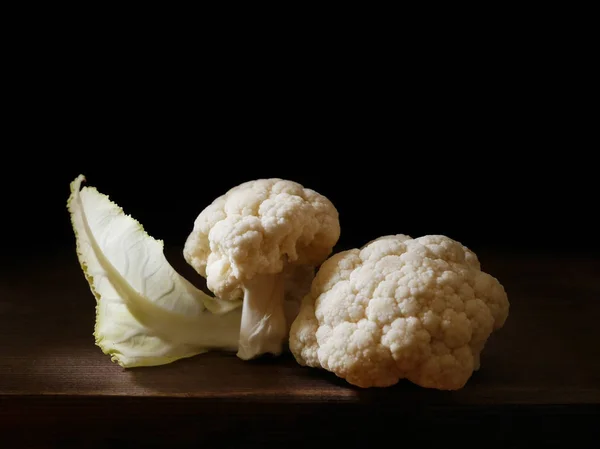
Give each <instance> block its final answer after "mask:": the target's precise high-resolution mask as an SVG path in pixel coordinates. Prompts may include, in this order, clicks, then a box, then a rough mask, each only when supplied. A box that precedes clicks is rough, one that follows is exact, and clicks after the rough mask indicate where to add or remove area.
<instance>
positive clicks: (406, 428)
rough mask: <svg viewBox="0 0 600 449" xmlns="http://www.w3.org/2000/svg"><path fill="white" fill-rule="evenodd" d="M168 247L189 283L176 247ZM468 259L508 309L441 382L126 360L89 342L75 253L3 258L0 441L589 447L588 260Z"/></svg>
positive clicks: (212, 357) (598, 354) (594, 313)
mask: <svg viewBox="0 0 600 449" xmlns="http://www.w3.org/2000/svg"><path fill="white" fill-rule="evenodd" d="M167 256H168V257H169V259H170V260H171V262H172V263H173V265H174V266H175V267H176V268H177V269H178V270H179V271H180V272H182V274H184V275H185V276H186V277H188V278H190V279H192V280H194V282H197V283H198V285H201V281H199V280H198V279H197V278H196V277H195V276H194V273H192V272H191V271H190V270H191V269H189V267H187V266H186V265H185V264H184V263H183V262H182V259H181V257H180V253H179V252H178V251H177V250H175V251H174V250H172V249H170V250H169V251H168V252H167ZM480 259H481V262H482V265H483V269H484V270H485V271H488V272H490V273H492V274H494V275H495V276H497V277H498V278H499V279H500V281H501V282H502V283H503V284H504V286H505V288H506V290H507V292H508V295H509V299H510V301H511V311H510V316H509V319H508V321H507V323H506V325H505V327H504V328H503V329H502V330H500V331H498V332H497V333H496V334H494V335H493V336H492V337H491V339H490V340H489V343H488V345H487V347H486V349H485V351H484V354H483V357H482V368H481V370H480V371H479V372H477V373H476V374H475V375H474V376H473V377H472V378H471V380H470V381H469V383H468V384H467V385H466V387H465V388H463V389H462V390H459V391H454V392H444V391H436V390H428V389H423V388H420V387H417V386H415V385H412V384H410V383H409V382H406V381H402V382H400V383H399V384H398V385H396V386H394V387H391V388H385V389H368V390H364V389H359V388H356V387H352V386H350V385H348V384H347V383H345V382H344V381H343V380H342V379H338V378H337V377H335V376H334V375H333V374H331V373H328V372H325V371H322V370H316V369H309V368H303V367H300V366H299V365H297V364H296V363H295V362H294V360H293V358H292V357H291V356H290V355H286V356H283V357H280V358H265V359H262V360H257V361H253V362H243V361H241V360H239V359H237V358H236V357H235V356H234V355H233V354H224V353H209V354H204V355H200V356H197V357H194V358H191V359H187V360H182V361H179V362H176V363H173V364H171V365H166V366H162V367H153V368H137V369H130V370H125V369H123V368H121V367H119V366H118V365H116V364H113V363H112V362H111V361H110V359H109V358H108V357H107V356H105V355H103V354H102V352H101V351H100V349H99V348H98V347H96V346H95V345H94V340H93V337H92V329H93V323H94V301H95V300H94V298H93V296H92V294H91V292H90V291H89V287H88V285H87V283H86V282H85V280H84V277H83V275H82V273H81V270H80V268H79V265H78V263H77V260H76V258H75V256H74V254H71V253H70V252H69V251H66V252H64V253H56V254H54V255H49V256H40V257H39V258H37V259H30V260H15V261H13V263H11V264H9V266H7V267H5V268H4V269H3V273H4V274H3V276H2V278H0V447H13V446H14V447H17V446H18V447H21V446H22V447H129V446H130V445H131V446H132V447H159V446H160V447H162V446H163V445H166V446H167V447H175V445H178V447H179V446H185V447H198V446H200V445H202V446H203V447H216V446H220V447H239V446H244V447H249V446H252V445H261V446H264V445H266V444H268V443H274V444H275V445H277V444H279V445H284V446H285V447H288V446H289V447H296V446H297V447H305V445H307V444H312V443H311V442H313V441H319V442H323V443H325V442H328V441H329V442H333V443H335V442H337V443H339V444H342V442H343V443H344V444H345V445H346V446H348V445H356V446H361V445H364V444H367V443H373V442H375V441H377V440H379V439H385V438H386V437H390V436H391V438H392V439H396V441H402V442H404V443H403V445H404V447H412V446H411V445H410V444H412V443H411V442H414V444H415V447H416V446H419V447H421V446H422V445H423V444H426V443H431V444H435V442H437V441H443V442H446V443H447V442H450V441H453V440H456V441H459V442H462V444H463V446H464V445H477V444H478V443H480V442H481V438H484V439H485V440H486V441H487V443H486V444H487V445H488V446H490V445H493V443H497V444H498V445H504V446H505V447H517V446H519V447H520V445H523V446H527V445H528V444H530V443H531V442H532V441H535V442H544V445H545V446H546V447H548V446H549V445H553V444H556V445H561V444H563V443H564V442H565V441H570V442H573V441H575V440H574V438H575V439H577V438H582V442H581V443H579V444H580V446H581V445H583V446H584V447H587V446H586V443H585V442H584V441H583V438H584V437H585V438H587V437H589V438H592V437H595V438H597V436H598V430H597V429H598V426H600V419H599V418H600V415H599V408H600V324H599V323H600V320H599V319H600V282H598V281H599V280H600V261H599V260H598V259H594V258H591V257H583V256H572V255H571V256H569V255H548V254H545V255H542V254H537V255H536V254H517V253H499V252H488V253H480ZM401 434H402V435H403V436H400V435H401ZM590 441H591V440H590ZM2 442H4V444H3V443H2ZM140 442H142V443H140ZM351 443H354V444H351ZM138 444H139V445H138ZM330 444H331V443H330ZM197 445H198V446H197ZM589 447H594V445H592V446H589Z"/></svg>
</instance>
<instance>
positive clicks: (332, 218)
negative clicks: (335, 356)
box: [183, 178, 340, 359]
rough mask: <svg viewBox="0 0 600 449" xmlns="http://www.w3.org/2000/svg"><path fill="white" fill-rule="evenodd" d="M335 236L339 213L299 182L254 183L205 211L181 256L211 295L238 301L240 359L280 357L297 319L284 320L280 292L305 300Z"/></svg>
mask: <svg viewBox="0 0 600 449" xmlns="http://www.w3.org/2000/svg"><path fill="white" fill-rule="evenodd" d="M339 236H340V224H339V216H338V211H337V209H336V208H335V207H334V205H333V204H332V202H331V201H330V200H329V199H327V198H326V197H325V196H323V195H321V194H319V193H317V192H316V191H314V190H312V189H308V188H304V187H303V186H302V185H300V184H299V183H297V182H293V181H288V180H284V179H279V178H273V179H259V180H255V181H249V182H245V183H243V184H240V185H238V186H236V187H234V188H232V189H231V190H229V191H228V192H226V193H225V194H224V195H222V196H220V197H218V198H217V199H215V200H214V201H213V203H212V204H211V205H209V206H208V207H206V209H204V210H203V211H202V212H201V213H200V215H199V216H198V217H197V218H196V220H195V222H194V227H193V230H192V232H191V234H190V235H189V236H188V238H187V240H186V243H185V246H184V251H183V254H184V258H185V260H186V261H187V262H188V263H189V264H190V265H191V266H192V267H193V268H194V269H195V270H196V271H197V272H198V273H200V274H201V275H202V276H204V277H205V278H206V281H207V287H208V288H209V289H210V290H211V291H212V292H213V293H214V294H215V295H216V296H218V297H220V298H221V299H229V300H239V299H243V305H242V307H243V311H242V324H241V329H240V345H239V350H238V356H240V357H241V358H243V359H249V358H253V357H256V356H259V355H261V354H264V353H267V352H268V353H273V354H279V353H280V352H281V349H282V344H283V343H284V342H285V339H286V337H287V335H288V330H289V324H291V319H293V318H295V314H292V317H291V319H288V320H286V318H285V310H284V296H285V292H286V287H287V290H288V293H289V297H298V296H300V297H301V296H304V293H305V292H306V291H307V290H308V289H309V288H310V281H312V278H313V277H314V267H316V266H318V265H319V264H321V263H322V262H323V261H324V260H325V259H326V258H327V257H328V256H329V255H330V254H331V251H332V249H333V247H334V246H335V244H336V243H337V241H338V239H339ZM299 284H301V285H299ZM302 286H305V289H304V290H303V291H301V292H299V291H298V289H302ZM292 309H293V308H292ZM297 309H298V308H296V312H297ZM288 316H289V315H288ZM288 321H289V324H288Z"/></svg>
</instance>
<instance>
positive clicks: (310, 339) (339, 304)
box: [289, 235, 509, 390]
mask: <svg viewBox="0 0 600 449" xmlns="http://www.w3.org/2000/svg"><path fill="white" fill-rule="evenodd" d="M508 312H509V302H508V298H507V295H506V292H505V290H504V288H503V286H502V285H501V284H500V283H499V282H498V280H497V279H496V278H494V277H492V276H490V275H489V274H487V273H484V272H483V271H481V267H480V264H479V260H478V258H477V256H476V255H475V254H474V253H473V252H472V251H470V250H469V249H468V248H466V247H465V246H463V245H462V244H460V243H459V242H457V241H455V240H452V239H450V238H448V237H445V236H441V235H428V236H424V237H420V238H417V239H412V238H411V237H409V236H406V235H393V236H385V237H381V238H378V239H376V240H374V241H372V242H370V243H368V244H367V245H365V246H364V247H363V248H362V249H352V250H348V251H344V252H341V253H338V254H335V255H333V256H332V257H330V258H329V259H328V260H326V261H325V262H324V263H323V265H322V266H321V268H320V269H319V272H318V273H317V275H316V277H315V278H314V280H313V283H312V286H311V291H310V293H309V294H307V295H306V296H305V297H304V298H303V300H302V305H301V309H300V312H299V314H298V316H297V317H296V320H295V321H294V322H293V324H292V327H291V330H290V340H289V344H290V350H291V351H292V354H293V355H294V357H295V358H296V360H297V361H298V363H300V364H301V365H304V366H310V367H316V368H324V369H326V370H329V371H331V372H333V373H335V374H336V375H337V376H339V377H341V378H344V379H346V380H347V381H348V382H349V383H351V384H354V385H356V386H359V387H364V388H366V387H387V386H390V385H393V384H395V383H397V382H398V381H399V380H400V379H402V378H406V379H408V380H410V381H412V382H414V383H415V384H418V385H420V386H422V387H427V388H437V389H443V390H454V389H459V388H462V387H463V386H464V385H465V384H466V382H467V381H468V379H469V378H470V377H471V375H472V374H473V371H474V370H477V369H479V356H480V353H481V351H482V350H483V348H484V345H485V343H486V341H487V339H488V338H489V336H490V335H491V333H492V332H493V331H494V330H497V329H499V328H501V327H502V326H503V325H504V323H505V321H506V319H507V317H508Z"/></svg>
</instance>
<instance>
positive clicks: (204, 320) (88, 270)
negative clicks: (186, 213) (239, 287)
mask: <svg viewBox="0 0 600 449" xmlns="http://www.w3.org/2000/svg"><path fill="white" fill-rule="evenodd" d="M84 180H85V178H84V176H83V175H80V176H78V177H77V178H76V179H75V180H74V181H73V182H72V183H71V195H70V196H69V199H68V202H67V207H68V210H69V212H70V217H71V223H72V226H73V231H74V232H75V238H76V248H77V256H78V258H79V262H80V265H81V268H82V270H83V272H84V274H85V277H86V280H87V282H88V283H89V287H90V289H91V291H92V292H93V294H94V296H95V297H96V300H97V303H96V323H95V328H94V336H95V341H96V344H97V345H98V346H99V347H100V348H101V349H102V351H103V352H104V353H105V354H107V355H110V356H111V359H112V360H113V361H114V362H116V363H118V364H119V365H121V366H123V367H126V368H131V367H137V366H154V365H163V364H167V363H171V362H173V361H175V360H179V359H182V358H185V357H191V356H194V355H197V354H201V353H203V352H206V351H208V350H215V349H220V350H228V351H234V350H237V342H238V339H239V326H240V322H241V307H240V302H232V301H221V300H219V299H217V298H212V297H210V296H209V295H207V294H206V293H204V292H203V291H201V290H199V289H197V288H196V287H194V286H193V285H192V284H191V283H189V282H188V281H187V280H186V279H184V278H183V277H182V276H180V275H179V274H178V273H177V272H176V271H175V270H174V269H173V267H172V266H171V265H170V264H169V263H168V261H167V259H166V258H165V256H164V254H163V244H162V241H159V240H155V239H154V238H152V237H151V236H149V235H148V234H147V233H146V232H145V231H144V229H143V227H142V226H141V225H140V224H139V223H138V222H137V221H136V220H134V219H133V218H131V217H130V216H128V215H125V213H124V212H123V210H122V209H121V208H120V207H119V206H117V205H116V204H115V203H113V202H112V201H110V200H109V198H108V197H107V196H106V195H103V194H101V193H100V192H98V191H97V190H96V189H95V188H94V187H83V188H81V183H82V182H83V181H84Z"/></svg>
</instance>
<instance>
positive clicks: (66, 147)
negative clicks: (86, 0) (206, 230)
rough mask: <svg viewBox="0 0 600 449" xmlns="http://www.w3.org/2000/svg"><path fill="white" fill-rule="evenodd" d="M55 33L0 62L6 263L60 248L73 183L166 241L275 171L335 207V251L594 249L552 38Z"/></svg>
mask: <svg viewBox="0 0 600 449" xmlns="http://www.w3.org/2000/svg"><path fill="white" fill-rule="evenodd" d="M54 38H55V39H50V40H45V39H42V38H40V37H39V36H38V37H37V38H36V39H35V40H34V41H33V42H32V43H31V44H30V45H28V46H27V51H25V52H24V51H18V52H17V51H16V52H15V54H14V55H13V56H14V63H13V64H12V65H10V67H9V69H8V70H7V72H8V74H9V76H10V77H11V80H12V81H11V84H9V85H8V87H7V88H6V94H7V95H6V99H7V101H6V103H5V110H6V111H7V113H8V114H7V118H6V121H5V127H4V129H5V139H4V145H3V147H4V153H3V158H2V173H3V176H2V184H3V189H2V200H3V206H2V215H1V221H2V226H3V228H4V230H5V232H4V239H3V243H2V244H3V250H2V255H3V258H4V260H5V261H8V262H9V263H10V260H11V259H12V258H14V257H34V256H35V255H36V254H38V253H43V252H52V251H57V250H61V249H62V250H67V251H68V250H71V249H72V248H73V245H74V238H73V234H72V231H71V228H70V223H69V217H68V214H67V210H66V200H67V197H68V195H69V183H70V182H71V181H72V180H73V179H74V178H75V177H76V176H77V175H78V174H80V173H82V174H84V175H86V177H87V179H88V184H90V185H93V186H96V187H97V188H98V189H99V190H100V191H101V192H103V193H106V194H109V195H110V196H111V198H112V199H113V200H114V201H116V202H117V203H118V204H119V205H121V206H122V207H123V208H124V209H125V211H126V212H128V213H130V214H131V215H132V216H134V217H135V218H137V219H138V220H139V221H140V222H141V223H142V224H143V225H144V226H145V227H146V229H147V230H148V232H149V233H150V234H151V235H153V236H154V237H156V238H160V239H163V240H165V242H166V243H167V244H171V245H183V243H184V241H185V238H186V236H187V234H188V233H189V232H190V231H191V229H192V226H193V220H194V218H195V217H196V216H197V215H198V214H199V213H200V211H201V210H202V209H203V208H204V207H206V206H207V205H208V204H209V203H210V202H211V201H212V200H213V199H214V198H215V197H216V196H218V195H220V194H222V193H224V192H225V191H226V190H227V189H229V188H231V187H233V186H234V185H236V184H238V183H240V182H243V181H246V180H251V179H257V178H261V177H282V178H287V179H291V180H295V181H298V182H300V183H302V184H304V185H305V186H306V187H310V188H313V189H315V190H317V191H319V192H320V193H322V194H324V195H326V196H328V197H329V198H330V199H331V200H332V201H333V202H334V204H335V205H336V206H337V208H338V210H339V212H340V220H341V225H342V236H341V238H340V242H339V245H338V249H345V248H349V247H356V246H360V245H363V244H364V243H366V242H368V241H369V240H371V239H373V238H376V237H378V236H381V235H385V234H391V233H405V234H409V235H411V236H414V237H416V236H420V235H424V234H431V233H439V234H445V235H448V236H450V237H453V238H455V239H457V240H459V241H461V242H462V243H464V244H465V245H467V246H469V247H472V248H473V249H474V250H476V251H477V250H479V249H483V248H491V249H499V250H500V249H501V250H505V249H506V250H516V251H539V252H556V251H569V252H574V251H575V252H585V253H591V254H595V253H596V251H597V250H598V247H599V245H598V240H599V239H598V238H597V237H596V233H597V229H598V225H597V219H596V218H595V217H594V214H595V212H596V210H597V207H598V206H597V204H598V200H597V192H598V187H597V178H598V173H597V172H598V169H597V163H596V162H595V160H594V158H595V156H594V152H595V150H596V148H597V144H594V142H596V139H595V137H594V140H591V138H590V135H591V134H590V133H591V131H592V130H593V127H592V115H590V114H588V113H587V112H586V111H587V107H586V105H587V104H588V103H589V101H590V100H589V92H587V91H586V90H585V79H586V77H587V76H589V72H588V70H587V68H586V67H585V66H586V64H587V63H586V60H584V59H581V58H579V57H578V55H576V54H574V53H573V52H572V50H571V49H568V48H564V47H561V46H560V45H559V44H558V43H557V45H555V46H550V45H549V46H547V47H545V48H538V47H535V48H534V46H533V45H534V44H533V43H531V42H529V43H525V42H521V43H520V44H516V43H514V44H511V43H508V42H506V41H504V42H492V41H488V42H485V43H481V44H480V45H479V46H478V45H477V43H475V42H470V43H469V44H468V45H464V46H462V47H460V46H459V47H452V46H448V45H445V44H444V42H441V41H435V42H431V43H429V46H428V47H427V48H428V51H427V52H423V51H422V48H424V47H419V48H416V47H415V48H413V49H409V50H407V51H405V52H404V53H402V55H403V56H402V58H400V59H398V58H397V57H393V55H394V53H393V52H391V50H388V51H389V53H386V52H385V51H383V50H381V49H379V50H373V49H367V48H362V49H360V48H355V49H353V50H352V51H351V49H350V48H347V49H346V50H340V51H339V52H336V53H329V54H327V52H324V53H323V54H321V53H319V54H314V55H308V54H306V53H305V52H303V51H302V50H301V48H302V46H301V45H297V46H296V47H294V49H292V50H289V49H288V50H289V51H287V52H277V51H276V50H275V49H274V48H271V49H266V48H262V50H257V49H256V48H251V47H248V46H245V45H244V43H243V42H239V43H238V44H237V45H236V46H235V47H230V50H231V51H230V52H229V53H224V52H219V51H218V50H216V49H211V48H207V47H202V49H198V48H195V47H194V46H193V45H188V46H185V45H184V46H174V45H171V46H169V45H166V44H159V43H158V42H156V45H152V43H147V44H146V45H138V46H136V45H134V44H133V43H132V42H130V41H127V42H121V43H115V42H108V41H102V40H101V39H98V40H93V39H91V40H87V41H82V42H78V40H77V39H73V38H72V36H71V37H69V36H65V37H64V39H60V37H57V36H54ZM423 45H424V46H425V45H426V44H423ZM534 50H535V51H534ZM567 65H568V69H566V67H567ZM594 126H595V125H594ZM596 143H597V142H596Z"/></svg>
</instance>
